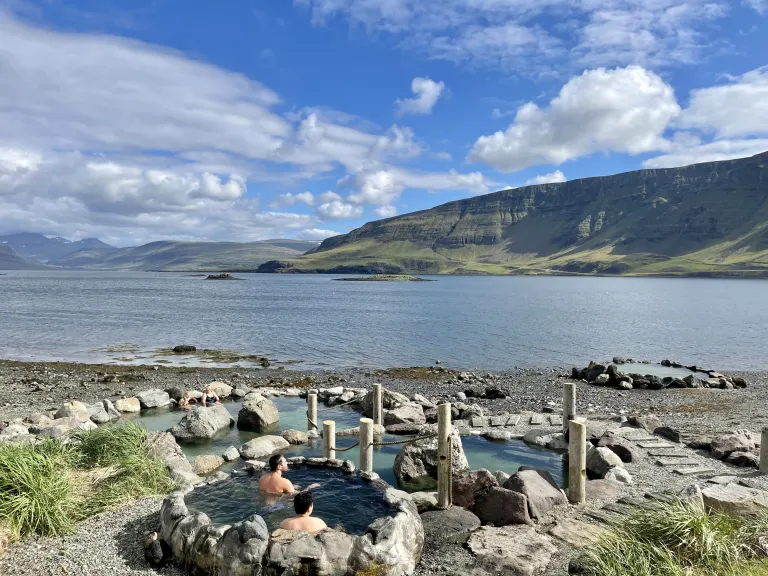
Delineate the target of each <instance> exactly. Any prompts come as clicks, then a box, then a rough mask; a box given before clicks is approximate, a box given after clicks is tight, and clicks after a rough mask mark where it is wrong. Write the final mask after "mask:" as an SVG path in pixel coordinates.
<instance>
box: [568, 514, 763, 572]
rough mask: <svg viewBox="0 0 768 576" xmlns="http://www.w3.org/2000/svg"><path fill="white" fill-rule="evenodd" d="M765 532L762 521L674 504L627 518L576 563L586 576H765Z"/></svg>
mask: <svg viewBox="0 0 768 576" xmlns="http://www.w3.org/2000/svg"><path fill="white" fill-rule="evenodd" d="M766 530H768V517H736V516H730V515H727V514H720V513H716V512H707V511H705V510H704V509H703V508H702V507H701V506H697V505H694V504H690V503H687V502H684V501H674V502H671V503H668V504H663V505H659V506H657V507H656V508H654V509H650V510H642V511H639V512H637V513H636V514H634V515H633V516H631V517H629V518H628V519H627V521H626V522H625V523H624V524H623V525H622V526H621V527H620V528H615V529H614V530H613V531H612V532H610V533H609V534H608V535H607V536H605V537H604V538H602V539H601V540H600V541H599V542H598V543H597V544H596V545H594V546H592V547H591V548H590V549H589V550H587V551H586V552H585V553H584V554H583V555H582V556H581V558H580V560H581V565H582V567H583V568H584V570H585V572H584V573H585V574H587V575H588V576H743V575H746V574H749V575H750V576H768V563H766V561H765V560H764V557H765V555H766V552H767V551H766V550H764V549H763V546H762V544H761V542H760V539H761V537H764V535H766V534H768V532H766Z"/></svg>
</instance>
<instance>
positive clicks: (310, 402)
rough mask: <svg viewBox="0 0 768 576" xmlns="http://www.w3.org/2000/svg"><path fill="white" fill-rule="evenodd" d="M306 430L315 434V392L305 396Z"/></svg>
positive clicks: (311, 391)
mask: <svg viewBox="0 0 768 576" xmlns="http://www.w3.org/2000/svg"><path fill="white" fill-rule="evenodd" d="M307 430H310V431H311V430H314V431H315V432H317V390H310V391H309V393H308V394H307Z"/></svg>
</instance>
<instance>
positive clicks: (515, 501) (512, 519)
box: [474, 488, 532, 526]
mask: <svg viewBox="0 0 768 576" xmlns="http://www.w3.org/2000/svg"><path fill="white" fill-rule="evenodd" d="M474 512H475V514H476V515H477V517H478V518H480V520H481V521H482V523H483V524H493V525H494V526H506V525H508V524H532V522H531V515H530V514H529V513H528V498H527V497H526V496H525V494H520V493H519V492H513V491H512V490H507V489H506V488H491V489H490V490H488V491H487V492H485V493H484V494H482V495H480V497H479V498H478V499H477V502H475V508H474Z"/></svg>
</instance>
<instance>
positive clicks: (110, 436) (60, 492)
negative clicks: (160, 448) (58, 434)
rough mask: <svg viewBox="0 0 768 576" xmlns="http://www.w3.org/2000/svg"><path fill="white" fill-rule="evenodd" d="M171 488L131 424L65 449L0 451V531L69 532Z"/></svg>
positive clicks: (49, 444)
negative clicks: (100, 514) (3, 528)
mask: <svg viewBox="0 0 768 576" xmlns="http://www.w3.org/2000/svg"><path fill="white" fill-rule="evenodd" d="M173 487H174V484H173V482H172V481H171V479H170V477H169V475H168V471H167V470H166V468H165V465H164V464H163V463H162V461H160V460H158V459H155V458H150V457H149V455H148V453H147V432H146V430H145V429H144V428H142V427H140V426H137V425H136V424H133V423H128V424H125V425H122V426H104V427H100V428H97V429H96V430H92V431H87V432H83V433H82V434H81V435H80V436H79V438H78V437H76V438H73V441H71V442H68V443H66V444H65V443H64V442H62V441H61V440H58V439H54V440H45V441H43V442H40V443H38V444H23V445H14V444H5V445H0V525H3V524H5V525H7V526H9V527H10V529H11V531H12V533H13V538H14V539H18V538H24V537H26V536H28V535H31V534H40V535H59V534H65V533H68V532H71V531H72V530H73V529H74V525H75V523H76V522H77V521H79V520H82V519H84V518H87V517H89V516H92V515H93V514H96V513H98V512H102V511H104V510H107V509H110V508H115V507H118V506H121V505H123V504H126V503H127V502H130V501H131V500H134V499H136V498H141V497H147V496H156V495H162V494H166V493H168V492H169V491H170V490H172V489H173Z"/></svg>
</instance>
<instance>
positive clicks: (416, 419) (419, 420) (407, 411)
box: [384, 402, 427, 426]
mask: <svg viewBox="0 0 768 576" xmlns="http://www.w3.org/2000/svg"><path fill="white" fill-rule="evenodd" d="M426 422H427V418H426V416H424V408H422V407H421V405H420V404H416V403H415V402H410V403H408V404H403V405H402V406H399V407H397V408H393V409H392V410H387V411H386V412H384V426H390V425H393V424H426Z"/></svg>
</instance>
